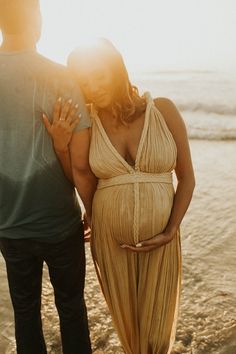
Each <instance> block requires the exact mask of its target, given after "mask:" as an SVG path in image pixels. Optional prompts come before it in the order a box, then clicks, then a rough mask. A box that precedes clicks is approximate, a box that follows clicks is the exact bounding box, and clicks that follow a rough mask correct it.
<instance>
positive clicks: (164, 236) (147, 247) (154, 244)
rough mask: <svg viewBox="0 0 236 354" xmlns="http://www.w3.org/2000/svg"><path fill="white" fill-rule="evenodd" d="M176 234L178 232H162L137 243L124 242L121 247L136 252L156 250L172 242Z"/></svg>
mask: <svg viewBox="0 0 236 354" xmlns="http://www.w3.org/2000/svg"><path fill="white" fill-rule="evenodd" d="M175 235H176V232H162V233H160V234H158V235H155V236H153V237H152V238H150V239H148V240H145V241H142V242H139V243H137V244H136V245H127V244H123V245H121V246H120V247H121V248H123V249H128V250H130V251H132V252H136V253H140V252H151V251H154V250H155V249H156V248H159V247H162V246H165V245H166V244H167V243H169V242H171V241H172V240H173V238H174V237H175Z"/></svg>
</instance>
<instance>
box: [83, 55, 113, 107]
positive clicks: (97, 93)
mask: <svg viewBox="0 0 236 354" xmlns="http://www.w3.org/2000/svg"><path fill="white" fill-rule="evenodd" d="M77 73H78V79H79V83H80V87H81V89H82V91H83V93H84V95H85V98H86V100H87V101H88V102H92V103H93V104H94V105H95V106H96V107H98V108H107V107H108V106H109V105H110V104H111V103H112V100H113V85H112V83H113V82H112V81H113V76H112V73H111V70H110V69H109V68H108V67H107V66H106V65H105V64H104V63H103V62H101V61H99V62H98V61H97V62H94V61H93V62H92V63H91V62H90V63H89V62H88V63H86V64H84V65H82V66H80V68H79V70H78V71H77Z"/></svg>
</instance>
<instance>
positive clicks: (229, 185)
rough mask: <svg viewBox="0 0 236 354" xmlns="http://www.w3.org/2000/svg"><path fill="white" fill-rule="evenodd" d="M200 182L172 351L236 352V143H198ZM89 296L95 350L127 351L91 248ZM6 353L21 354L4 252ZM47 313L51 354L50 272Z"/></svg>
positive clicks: (54, 337) (188, 222) (0, 321)
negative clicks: (114, 323) (17, 350)
mask: <svg viewBox="0 0 236 354" xmlns="http://www.w3.org/2000/svg"><path fill="white" fill-rule="evenodd" d="M191 149H192V156H193V162H194V167H195V173H196V180H197V186H196V189H195V192H194V197H193V201H192V204H191V206H190V208H189V211H188V213H187V215H186V217H185V219H184V222H183V224H182V250H183V289H182V297H181V304H180V314H179V321H178V329H177V336H176V343H175V346H174V348H173V351H172V354H185V353H186V354H208V353H209V354H235V353H236V272H235V269H236V257H235V254H236V237H235V236H236V217H235V211H236V182H235V181H236V167H235V166H236V142H235V141H225V142H223V141H207V140H192V141H191ZM86 251H87V279H86V300H87V307H88V315H89V321H90V332H91V340H92V343H93V350H94V353H97V354H98V353H106V354H122V353H123V351H122V348H121V346H120V344H119V340H118V338H117V336H116V334H115V331H114V329H113V326H112V321H111V318H110V315H109V312H108V310H107V307H106V304H105V302H104V300H103V296H102V294H101V291H100V288H99V285H98V282H97V279H96V274H95V271H94V268H93V263H92V259H91V255H90V250H89V245H86ZM0 284H1V297H0V354H12V353H15V349H14V327H13V315H12V312H11V304H10V300H9V295H8V287H7V282H6V275H5V268H4V262H3V260H2V258H1V257H0ZM42 297H43V305H42V317H43V323H44V333H45V338H46V341H47V347H48V353H50V354H60V353H61V349H60V336H59V330H58V318H57V314H56V310H55V306H54V303H53V291H52V288H51V286H50V283H49V280H48V274H47V270H46V269H45V273H44V281H43V295H42Z"/></svg>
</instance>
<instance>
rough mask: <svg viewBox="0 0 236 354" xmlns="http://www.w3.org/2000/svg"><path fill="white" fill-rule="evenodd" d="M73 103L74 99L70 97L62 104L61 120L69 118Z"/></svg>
mask: <svg viewBox="0 0 236 354" xmlns="http://www.w3.org/2000/svg"><path fill="white" fill-rule="evenodd" d="M71 103H72V99H71V98H70V99H69V100H67V101H66V102H65V104H64V105H63V106H62V109H61V114H60V118H59V120H62V121H63V120H67V118H68V115H69V112H70V109H71Z"/></svg>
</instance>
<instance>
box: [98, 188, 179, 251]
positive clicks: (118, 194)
mask: <svg viewBox="0 0 236 354" xmlns="http://www.w3.org/2000/svg"><path fill="white" fill-rule="evenodd" d="M173 198H174V189H173V185H172V184H166V183H140V184H139V188H138V193H136V196H135V193H134V185H133V184H123V185H120V186H113V187H108V188H103V189H99V190H97V191H96V193H95V196H94V200H93V227H94V232H95V234H96V238H97V237H98V238H102V241H103V242H104V241H105V239H104V238H107V237H111V238H113V239H115V240H116V241H117V242H118V243H119V244H122V243H128V244H134V243H135V239H136V238H135V232H136V233H137V237H138V241H143V240H146V239H149V238H151V237H152V236H154V235H156V234H158V233H160V232H162V231H163V230H164V229H165V227H166V225H167V223H168V220H169V217H170V213H171V208H172V205H173ZM135 230H137V231H135Z"/></svg>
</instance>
